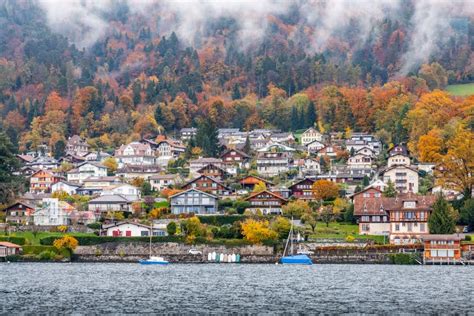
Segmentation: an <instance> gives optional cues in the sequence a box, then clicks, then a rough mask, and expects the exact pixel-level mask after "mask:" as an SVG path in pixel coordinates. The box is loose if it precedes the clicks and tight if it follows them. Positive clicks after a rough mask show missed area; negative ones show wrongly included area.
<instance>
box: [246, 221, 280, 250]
mask: <svg viewBox="0 0 474 316" xmlns="http://www.w3.org/2000/svg"><path fill="white" fill-rule="evenodd" d="M241 229H242V235H243V236H244V239H245V240H247V241H249V242H251V243H252V244H261V243H262V242H264V241H267V240H274V239H276V238H277V236H278V235H277V233H276V232H275V231H273V230H272V229H270V226H269V223H268V221H266V220H262V221H257V220H253V219H250V218H249V219H246V220H245V221H244V222H243V223H242V226H241Z"/></svg>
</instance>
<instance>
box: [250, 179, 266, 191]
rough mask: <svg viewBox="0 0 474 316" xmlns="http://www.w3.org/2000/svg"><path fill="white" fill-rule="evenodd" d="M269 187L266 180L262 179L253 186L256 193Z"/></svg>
mask: <svg viewBox="0 0 474 316" xmlns="http://www.w3.org/2000/svg"><path fill="white" fill-rule="evenodd" d="M266 189H267V185H266V184H265V182H263V181H260V182H259V183H257V184H256V185H255V186H254V188H253V192H254V193H258V192H263V191H265V190H266Z"/></svg>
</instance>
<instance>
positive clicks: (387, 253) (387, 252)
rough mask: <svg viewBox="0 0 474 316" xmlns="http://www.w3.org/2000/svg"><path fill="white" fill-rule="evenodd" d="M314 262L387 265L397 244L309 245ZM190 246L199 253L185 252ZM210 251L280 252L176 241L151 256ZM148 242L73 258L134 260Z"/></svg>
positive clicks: (264, 258)
mask: <svg viewBox="0 0 474 316" xmlns="http://www.w3.org/2000/svg"><path fill="white" fill-rule="evenodd" d="M311 248H312V249H313V251H314V254H313V255H311V258H312V259H313V262H314V263H321V264H323V263H353V264H369V263H370V264H388V263H392V260H391V255H393V254H396V253H399V252H400V249H402V248H401V247H393V246H388V247H365V248H360V247H352V248H350V247H311ZM190 249H196V250H199V251H201V252H202V254H199V255H191V254H189V250H190ZM210 252H216V253H224V254H233V253H234V254H240V258H241V260H240V261H241V263H275V262H277V261H278V259H279V258H280V256H281V253H280V252H278V251H276V250H275V249H274V248H273V247H269V246H259V245H252V246H238V247H237V246H236V247H226V246H216V245H195V246H191V245H186V244H179V243H171V242H170V243H154V244H152V255H154V256H162V257H164V258H165V259H167V260H169V261H170V262H172V263H207V262H208V260H207V254H208V253H210ZM148 255H149V244H148V243H139V242H133V243H115V242H111V243H105V244H100V245H95V246H79V247H78V248H77V249H76V250H75V255H74V260H75V261H78V262H137V261H138V260H139V259H143V258H146V257H148Z"/></svg>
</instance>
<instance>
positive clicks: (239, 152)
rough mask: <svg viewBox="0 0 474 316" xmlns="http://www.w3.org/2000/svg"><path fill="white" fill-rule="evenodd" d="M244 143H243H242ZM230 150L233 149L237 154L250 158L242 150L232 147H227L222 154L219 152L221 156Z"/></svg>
mask: <svg viewBox="0 0 474 316" xmlns="http://www.w3.org/2000/svg"><path fill="white" fill-rule="evenodd" d="M244 145H245V144H244ZM231 151H235V152H236V153H238V154H239V155H241V156H243V157H245V158H250V156H249V155H247V154H246V153H244V152H243V151H241V150H238V149H233V148H229V149H227V150H226V151H224V152H223V153H222V154H221V157H223V156H225V155H226V154H228V153H230V152H231Z"/></svg>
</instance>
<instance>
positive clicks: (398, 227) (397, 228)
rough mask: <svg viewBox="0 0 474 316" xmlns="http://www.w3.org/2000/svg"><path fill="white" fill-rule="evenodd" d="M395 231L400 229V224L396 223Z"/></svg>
mask: <svg viewBox="0 0 474 316" xmlns="http://www.w3.org/2000/svg"><path fill="white" fill-rule="evenodd" d="M395 231H397V232H398V231H400V224H395Z"/></svg>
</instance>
